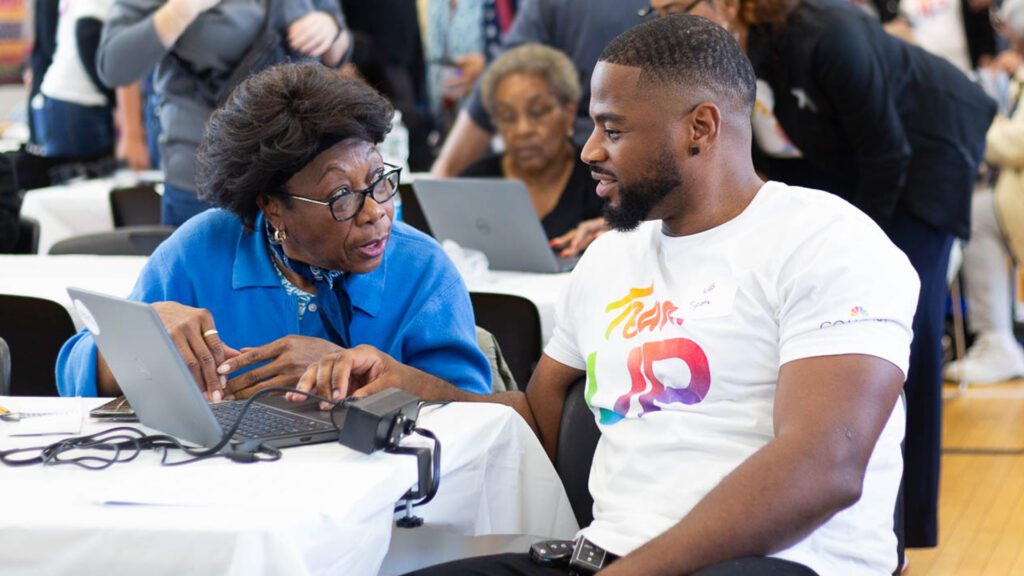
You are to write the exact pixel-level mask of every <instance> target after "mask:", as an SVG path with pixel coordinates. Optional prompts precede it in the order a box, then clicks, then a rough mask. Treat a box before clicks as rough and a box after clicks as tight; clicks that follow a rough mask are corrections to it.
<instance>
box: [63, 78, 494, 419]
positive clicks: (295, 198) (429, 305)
mask: <svg viewBox="0 0 1024 576" xmlns="http://www.w3.org/2000/svg"><path fill="white" fill-rule="evenodd" d="M392 113H393V109H392V107H391V105H390V104H389V103H388V102H387V100H385V99H384V98H383V97H382V96H380V95H379V94H378V93H377V92H376V91H374V90H373V89H372V88H370V87H369V86H367V85H366V84H363V83H362V82H359V81H356V80H351V79H345V78H342V77H341V76H340V75H339V74H338V73H337V71H335V70H331V69H328V68H326V67H324V66H321V65H319V64H288V65H282V66H277V67H274V68H271V69H269V70H267V71H266V72H263V73H261V74H259V75H257V76H254V77H252V78H250V79H249V80H247V81H245V82H244V83H242V84H241V85H240V86H239V87H238V88H236V90H235V91H234V92H233V93H232V95H231V96H230V97H229V99H228V101H227V102H226V103H225V104H224V106H223V107H222V108H220V109H219V110H217V111H216V112H215V113H214V114H213V116H212V117H211V119H210V122H209V124H208V126H207V129H206V134H205V136H204V139H203V143H202V144H201V146H200V148H199V153H198V157H197V159H196V160H197V164H198V167H199V169H198V174H197V177H198V182H199V187H200V190H201V193H202V196H203V200H205V201H206V202H209V203H211V204H213V205H214V206H216V207H218V208H220V209H217V210H209V211H206V212H204V213H202V214H201V215H199V216H197V217H195V218H192V219H190V220H189V221H188V222H186V223H185V224H184V225H183V226H181V227H180V228H178V230H177V231H175V233H174V234H173V235H172V236H171V237H170V238H168V239H167V240H166V241H165V242H164V243H163V244H162V245H161V246H160V247H159V248H158V249H157V250H156V252H154V254H153V256H152V257H151V258H150V260H149V262H148V263H147V264H146V267H145V268H144V269H143V271H142V273H141V275H140V277H139V280H138V282H137V283H136V285H135V289H134V290H133V292H132V295H131V298H132V299H134V300H139V301H143V302H150V303H152V305H153V308H154V309H155V310H156V311H157V313H158V314H159V316H160V318H161V320H162V321H163V323H164V325H165V326H166V328H167V331H168V332H169V333H170V335H171V339H172V340H173V341H174V343H175V344H176V345H177V347H178V350H179V351H180V352H181V354H182V356H183V357H184V359H185V363H186V364H187V365H188V366H189V368H190V369H191V371H192V374H193V376H194V377H195V380H196V382H197V383H198V384H199V386H200V388H202V389H203V391H204V393H205V394H206V396H207V397H208V398H209V399H211V400H214V401H217V400H220V399H222V398H232V397H237V398H245V397H248V396H250V395H252V394H253V393H254V392H256V391H257V390H260V389H262V388H264V387H267V386H294V385H295V384H296V382H298V380H299V377H300V376H301V375H302V373H303V371H305V370H306V368H307V367H308V366H309V365H310V364H311V363H313V362H317V361H319V360H320V358H321V357H322V356H324V355H326V354H328V353H330V352H335V351H340V350H342V349H348V348H354V347H357V345H365V346H359V348H360V349H361V348H364V347H372V348H373V349H376V350H379V351H380V352H383V353H384V354H385V355H388V357H389V358H393V359H394V360H395V361H397V362H398V363H401V365H402V370H401V373H402V378H401V380H400V381H399V382H398V383H397V384H400V385H401V386H403V387H404V386H406V385H409V386H416V387H417V388H418V389H422V388H423V386H424V385H428V386H434V387H438V385H439V384H443V382H442V381H446V382H447V383H450V384H452V385H454V386H456V387H458V388H461V389H463V390H466V391H469V392H474V393H480V394H485V393H489V392H490V390H491V384H490V374H491V370H490V366H489V364H488V361H487V359H486V358H485V357H484V355H483V353H482V352H481V351H480V349H479V348H478V347H477V341H476V332H475V328H474V323H473V310H472V307H471V305H470V301H469V294H468V293H467V292H466V288H465V286H464V285H463V283H462V280H461V279H460V277H459V275H458V273H457V272H456V270H455V267H454V266H453V265H452V263H451V262H450V261H449V260H448V259H447V257H446V256H445V254H444V252H443V251H442V250H441V248H440V246H439V245H438V244H437V243H436V242H435V241H434V240H432V239H431V238H429V237H427V236H425V235H423V234H421V233H419V232H417V231H416V230H414V229H412V228H410V227H408V226H406V225H404V224H402V223H401V222H393V217H394V211H395V207H394V202H393V198H394V195H395V192H396V190H397V185H398V181H399V169H397V168H395V167H393V166H388V165H386V164H384V162H383V160H382V159H381V155H380V153H379V152H378V151H377V148H376V145H377V144H378V143H380V142H381V140H382V139H383V138H384V135H385V134H386V133H387V131H388V129H389V126H390V124H391V116H392ZM57 382H58V388H59V389H60V392H61V394H62V395H65V396H68V395H81V396H91V395H96V394H97V393H98V394H100V395H114V394H117V393H118V392H119V390H120V389H119V387H118V384H117V382H115V380H114V378H113V375H112V374H111V373H110V370H109V369H108V368H107V366H106V364H105V363H104V361H103V358H102V357H101V356H99V355H98V354H97V350H96V345H95V343H94V341H93V338H92V336H91V335H90V334H89V333H88V332H86V331H82V332H80V333H79V334H77V335H75V336H74V337H73V338H72V339H71V340H69V341H68V342H67V344H65V345H64V348H63V349H62V350H61V353H60V357H59V358H58V361H57ZM352 391H353V390H352V389H349V390H347V392H348V393H351V392H352Z"/></svg>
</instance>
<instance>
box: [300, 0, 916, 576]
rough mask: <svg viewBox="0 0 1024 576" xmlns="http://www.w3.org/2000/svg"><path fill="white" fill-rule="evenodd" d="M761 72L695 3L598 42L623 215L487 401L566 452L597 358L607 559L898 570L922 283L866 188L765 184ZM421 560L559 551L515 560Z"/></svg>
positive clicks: (603, 135)
mask: <svg viewBox="0 0 1024 576" xmlns="http://www.w3.org/2000/svg"><path fill="white" fill-rule="evenodd" d="M754 90H755V88H754V74H753V70H752V69H751V67H750V64H749V62H748V61H747V59H746V58H745V57H744V55H743V53H742V52H741V51H740V48H739V46H738V45H737V43H736V41H735V40H734V39H733V38H732V36H731V35H730V34H729V33H728V32H726V31H725V30H724V29H722V28H720V27H718V26H716V25H715V24H713V23H711V22H710V21H708V20H705V19H703V18H698V17H693V16H685V15H680V16H671V17H666V18H660V19H657V20H655V21H651V22H648V23H645V24H643V25H641V26H638V27H636V28H634V29H632V30H629V31H627V32H625V33H624V34H622V35H621V36H619V37H618V38H617V39H616V40H614V41H613V42H612V43H611V44H610V45H609V46H608V47H607V48H606V49H605V51H604V53H603V54H602V56H601V59H600V61H599V62H598V64H597V67H596V68H595V70H594V74H593V79H592V97H591V101H590V115H591V116H592V117H593V119H594V122H595V124H596V127H595V129H594V132H593V133H592V134H591V136H590V140H589V141H588V142H587V144H586V146H585V147H584V150H583V160H585V161H586V162H587V163H588V164H590V165H591V167H592V171H593V174H594V177H595V178H596V179H597V180H598V185H597V194H598V195H600V196H601V197H603V198H604V199H605V200H606V202H607V206H606V216H607V218H608V220H609V223H610V224H611V226H612V227H613V228H614V229H615V230H616V231H614V232H610V233H608V234H605V235H603V236H602V237H600V238H599V239H598V240H597V241H596V242H595V243H594V244H593V245H592V246H591V247H590V248H589V249H588V250H587V252H586V254H585V255H584V257H583V259H582V260H581V261H580V263H579V265H578V266H577V268H576V270H575V271H574V272H573V276H572V281H571V286H570V288H569V289H568V290H567V291H566V293H565V294H564V295H563V298H562V300H561V303H560V305H559V307H558V312H557V326H556V328H555V332H554V335H553V337H552V339H551V341H550V343H549V344H548V345H547V348H546V350H545V354H544V356H543V357H542V358H541V361H540V363H539V365H538V367H537V371H536V373H535V374H534V375H533V378H532V379H531V381H530V385H529V388H528V390H527V392H526V393H525V395H524V394H521V393H505V394H503V395H496V396H492V397H490V398H491V399H492V400H497V401H502V402H506V403H509V404H511V405H513V406H514V407H516V409H517V410H519V411H520V413H522V414H523V416H524V418H526V420H527V421H528V422H530V423H531V425H534V426H535V428H536V429H537V431H538V434H539V436H540V438H541V440H542V442H543V443H544V445H545V447H546V448H547V450H548V451H549V453H551V454H553V453H554V449H555V441H556V438H557V435H558V428H559V421H560V418H561V412H562V406H563V404H564V401H565V397H566V393H567V391H568V389H569V387H570V386H571V385H572V384H573V383H574V382H575V381H576V380H577V379H579V378H580V377H581V376H583V375H584V374H586V376H587V388H586V399H587V402H588V404H589V405H590V407H591V408H592V410H593V411H594V416H595V418H596V419H597V420H598V423H599V426H600V429H601V439H600V442H599V443H598V446H597V451H596V453H595V456H594V464H593V467H592V469H591V474H590V490H591V493H592V495H593V497H594V522H593V524H591V525H590V526H589V527H587V528H585V529H584V530H583V531H582V533H581V536H582V537H585V538H586V539H587V540H589V541H590V542H591V543H593V545H594V546H596V547H600V548H603V549H604V550H606V551H607V552H609V553H610V554H613V555H618V556H621V558H620V559H618V560H617V561H615V562H614V563H612V564H611V565H610V566H608V567H607V568H605V569H604V570H602V571H601V573H602V574H607V575H609V576H612V575H620V574H624V575H630V574H645V575H648V574H693V573H698V574H701V575H705V574H708V575H710V574H714V575H738V574H776V575H779V576H782V575H813V574H820V575H823V576H825V575H828V576H832V575H839V574H841V575H844V576H856V575H860V574H863V575H877V576H883V575H886V574H891V573H892V571H893V569H894V568H895V567H896V538H895V536H894V533H893V510H894V508H895V501H896V494H897V490H898V487H899V483H900V475H901V472H902V459H901V455H900V447H899V444H900V440H901V439H902V436H903V427H904V413H903V408H902V405H900V404H898V403H897V400H898V398H899V395H900V390H901V387H902V384H903V381H904V379H905V373H906V369H907V362H908V356H909V349H910V348H909V346H910V340H911V329H910V326H911V322H912V317H913V314H914V309H915V306H916V298H917V293H918V280H917V277H916V275H915V273H914V271H913V269H912V268H911V266H910V264H909V262H908V261H907V259H906V257H905V256H904V255H903V254H902V253H901V252H899V250H897V249H896V247H895V246H893V244H892V243H891V242H890V241H889V240H888V239H887V238H886V236H885V235H884V234H883V233H882V231H881V230H880V229H879V228H878V227H877V226H876V225H875V224H874V223H873V222H872V221H871V220H870V219H869V218H868V217H867V216H865V215H864V214H862V213H861V212H860V211H858V210H857V209H856V208H854V207H853V206H851V205H849V204H847V203H846V202H845V201H843V200H841V199H839V198H837V197H835V196H832V195H830V194H826V193H824V192H819V191H815V190H807V189H802V188H792V187H788V186H785V185H783V184H780V183H776V182H769V183H764V182H762V181H761V180H760V179H759V178H758V176H757V175H756V174H755V172H754V169H753V165H752V162H751V157H750V149H751V148H750V146H751V126H750V112H751V107H752V106H753V103H754ZM343 356H344V362H343V363H344V364H346V366H345V367H343V368H342V369H340V370H339V369H338V366H337V363H336V362H335V363H333V364H332V363H328V365H327V366H325V367H323V368H322V369H321V370H324V369H326V370H332V371H333V372H334V374H339V373H348V371H349V370H352V371H353V374H354V375H353V378H352V381H351V382H350V381H349V379H348V378H345V379H344V380H345V381H344V382H339V381H335V382H334V384H333V385H334V387H335V388H338V389H339V390H341V391H343V392H347V391H348V390H350V389H351V387H353V386H356V385H358V384H357V383H359V384H364V385H365V388H366V391H372V390H375V389H376V388H379V387H381V386H382V385H384V384H383V382H382V381H384V380H387V379H389V378H391V377H392V376H390V375H388V372H389V371H390V370H392V367H391V366H390V365H385V364H381V363H379V361H375V360H374V359H372V358H367V357H365V356H363V355H361V354H360V353H359V352H358V351H357V352H354V353H350V352H346V353H344V354H343ZM317 371H318V369H317V368H316V367H313V368H311V369H310V372H309V373H307V375H306V376H304V377H303V381H304V382H303V383H300V387H302V386H305V387H310V384H311V381H312V379H313V378H314V377H315V376H316V373H317ZM325 377H326V375H325ZM367 379H372V380H373V381H372V382H369V383H367V382H366V380H367ZM321 392H329V391H328V390H321ZM423 395H424V396H427V397H437V396H440V395H442V394H441V393H439V391H438V390H436V389H431V390H423ZM449 397H451V398H454V399H458V400H469V399H476V400H480V399H481V398H480V397H475V398H472V397H470V396H468V395H465V394H458V393H452V395H450V396H449ZM424 573H430V574H446V575H447V574H566V573H567V569H566V568H551V567H541V566H537V565H533V564H531V562H530V559H529V558H528V557H527V555H526V554H512V555H502V556H497V557H487V558H476V559H469V560H464V561H460V562H457V563H454V564H446V565H442V566H438V567H434V568H430V569H427V570H426V571H424Z"/></svg>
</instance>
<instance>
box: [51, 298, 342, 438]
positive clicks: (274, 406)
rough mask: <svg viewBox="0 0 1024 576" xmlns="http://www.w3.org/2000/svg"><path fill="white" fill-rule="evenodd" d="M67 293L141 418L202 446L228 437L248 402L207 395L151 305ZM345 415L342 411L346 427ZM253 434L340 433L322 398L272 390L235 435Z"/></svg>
mask: <svg viewBox="0 0 1024 576" xmlns="http://www.w3.org/2000/svg"><path fill="white" fill-rule="evenodd" d="M68 294H69V295H70V296H71V300H72V302H74V305H75V309H76V310H77V311H78V315H79V317H80V318H81V319H82V322H83V323H84V324H85V326H86V328H88V329H89V332H91V333H92V335H93V338H95V340H96V345H97V346H98V347H99V349H100V351H101V352H102V353H103V358H104V359H105V360H106V361H107V365H108V366H110V370H111V372H113V374H114V377H115V378H116V379H117V382H118V384H119V385H120V386H121V391H122V392H123V393H124V395H125V396H126V397H127V398H128V402H130V403H131V405H132V408H134V409H135V414H136V415H137V416H138V418H139V421H140V422H142V423H143V424H145V425H146V426H149V427H150V428H155V429H156V430H160V431H161V432H164V433H167V434H170V435H172V436H176V437H178V438H182V439H184V440H187V441H189V442H192V443H194V444H197V445H199V446H205V447H210V446H213V445H215V444H217V443H218V442H219V441H220V440H221V438H222V437H223V436H224V430H226V429H227V428H229V427H230V426H231V424H232V423H233V422H234V421H235V419H236V417H237V415H238V413H239V411H240V409H241V407H242V405H243V404H244V401H226V402H220V403H216V404H210V403H208V402H207V401H206V398H204V397H203V393H202V392H201V391H200V390H199V386H198V384H196V381H195V379H194V378H192V373H191V372H189V370H188V367H186V365H185V361H184V360H183V359H182V357H181V354H179V353H178V349H177V347H176V346H175V345H174V342H172V341H171V337H170V335H168V334H167V330H166V329H165V328H164V325H163V323H162V322H161V321H160V317H159V316H158V315H157V313H156V311H155V310H153V308H152V307H150V306H149V305H147V304H144V303H141V302H133V301H131V300H125V299H123V298H116V297H113V296H107V295H105V294H98V293H96V292H90V291H87V290H80V289H77V288H68ZM343 418H344V414H337V413H336V414H335V420H337V421H338V423H339V425H340V424H341V423H342V421H343ZM252 439H259V440H261V441H262V442H263V444H264V445H267V446H271V447H275V448H287V447H289V446H297V445H302V444H315V443H318V442H330V441H335V440H337V439H338V432H337V430H336V429H335V427H334V425H333V424H332V423H331V418H330V413H329V412H324V411H321V410H320V408H319V406H318V403H317V402H316V401H312V400H307V401H304V402H302V403H291V402H288V401H287V400H285V399H284V397H283V396H270V397H264V398H261V399H259V400H256V401H255V402H253V404H252V406H250V407H249V410H248V411H246V413H245V416H244V418H243V421H242V426H241V427H240V428H239V431H238V432H237V433H236V434H235V436H234V438H233V439H232V440H233V441H234V442H240V441H245V440H252Z"/></svg>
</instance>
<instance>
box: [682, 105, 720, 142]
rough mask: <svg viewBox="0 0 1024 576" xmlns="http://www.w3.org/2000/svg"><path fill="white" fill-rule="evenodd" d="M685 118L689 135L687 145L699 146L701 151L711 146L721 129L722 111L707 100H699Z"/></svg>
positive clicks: (716, 139)
mask: <svg viewBox="0 0 1024 576" xmlns="http://www.w3.org/2000/svg"><path fill="white" fill-rule="evenodd" d="M687 118H688V130H687V131H688V133H689V136H690V142H689V146H688V147H689V148H691V149H692V148H699V149H700V150H701V151H707V150H709V149H711V148H713V147H714V145H715V143H716V142H717V141H718V136H719V134H720V133H721V131H722V111H721V110H720V109H719V108H718V106H716V105H715V104H713V103H711V102H708V101H704V102H701V103H700V104H697V106H696V107H694V109H693V111H692V112H690V114H689V115H688V116H687ZM691 155H692V154H691Z"/></svg>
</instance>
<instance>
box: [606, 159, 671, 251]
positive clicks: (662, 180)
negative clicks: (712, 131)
mask: <svg viewBox="0 0 1024 576" xmlns="http://www.w3.org/2000/svg"><path fill="white" fill-rule="evenodd" d="M651 172H652V173H653V174H654V176H652V177H649V178H646V179H643V180H638V181H637V182H634V183H633V184H630V185H629V186H626V185H625V184H624V183H623V182H622V181H621V180H620V181H619V205H618V206H613V205H612V204H611V202H609V201H608V199H605V202H604V209H603V210H602V212H603V215H604V218H605V220H607V221H608V226H610V227H611V228H612V229H614V230H619V231H620V232H629V231H631V230H635V229H636V227H637V226H639V225H640V223H641V222H644V221H645V220H647V218H648V216H649V215H650V213H651V210H653V209H654V207H655V206H657V205H658V203H659V202H661V201H662V200H664V199H665V197H666V196H668V195H669V194H670V193H671V192H672V191H673V190H675V189H676V188H678V187H679V186H681V185H682V179H681V178H680V177H679V174H678V173H677V171H676V164H675V159H674V158H672V155H671V154H670V153H669V152H668V151H667V150H665V151H663V152H662V154H661V156H659V157H658V159H657V161H655V162H654V165H653V166H651Z"/></svg>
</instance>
